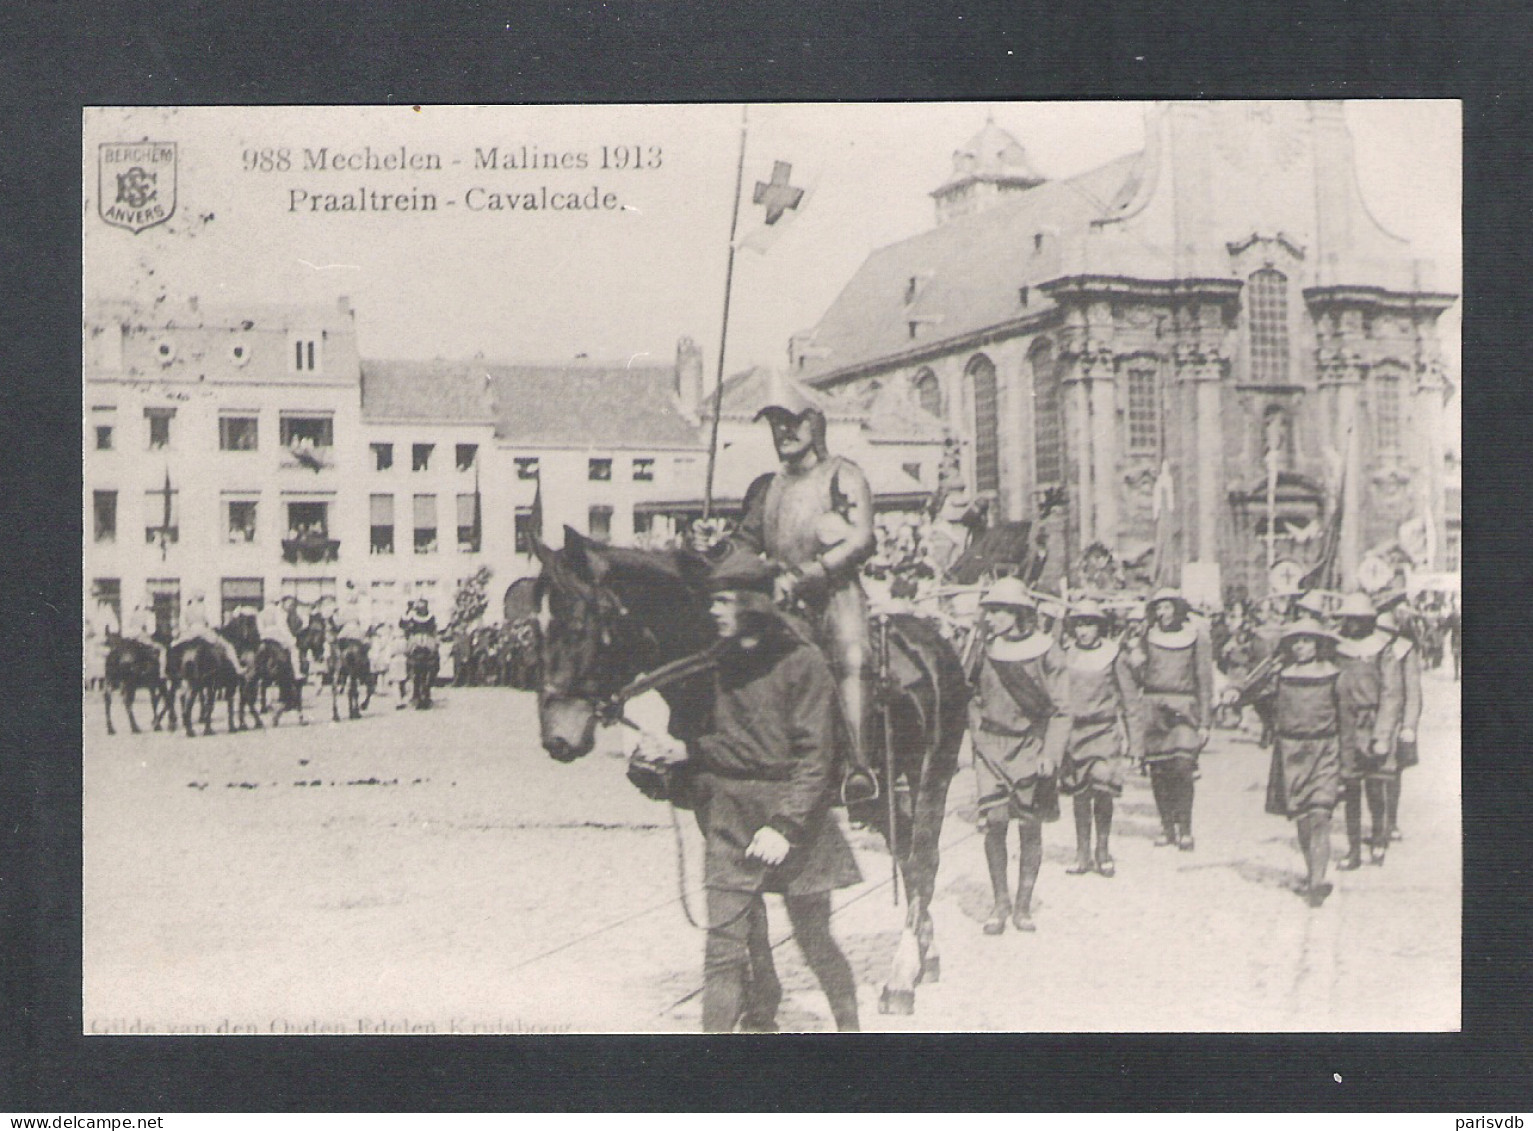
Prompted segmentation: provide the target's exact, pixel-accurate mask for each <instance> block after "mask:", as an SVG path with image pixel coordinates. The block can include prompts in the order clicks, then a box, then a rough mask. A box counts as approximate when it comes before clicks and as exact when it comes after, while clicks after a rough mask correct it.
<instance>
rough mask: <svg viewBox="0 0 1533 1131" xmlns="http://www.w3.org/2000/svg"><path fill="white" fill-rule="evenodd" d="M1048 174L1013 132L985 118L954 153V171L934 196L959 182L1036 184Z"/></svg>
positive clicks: (943, 192) (934, 192)
mask: <svg viewBox="0 0 1533 1131" xmlns="http://www.w3.org/2000/svg"><path fill="white" fill-rule="evenodd" d="M1044 179H1045V178H1044V177H1043V176H1042V175H1041V174H1040V173H1039V172H1038V171H1037V170H1036V169H1034V168H1033V167H1032V165H1031V164H1030V163H1029V162H1028V160H1027V150H1025V149H1023V148H1022V143H1021V142H1019V141H1018V140H1017V139H1016V138H1014V137H1013V136H1012V135H1011V134H1009V133H1007V132H1006V131H1005V130H1003V129H1001V127H1000V126H998V125H996V124H995V120H994V119H993V118H991V119H987V120H986V121H985V124H984V127H983V128H981V130H980V131H979V133H977V134H975V135H974V136H973V137H971V138H970V139H969V140H968V142H967V143H965V144H964V145H963V146H962V147H961V148H960V149H958V150H957V151H956V152H955V153H954V154H953V175H952V176H951V177H950V178H949V179H948V180H947V182H946V183H945V184H943V185H942V186H941V187H940V188H937V189H934V190H932V193H931V195H932V196H943V195H945V194H946V193H950V192H952V191H953V190H954V189H955V188H957V187H958V186H960V185H966V184H971V183H972V182H974V181H1000V182H1003V183H1011V184H1021V185H1028V186H1031V185H1037V184H1040V183H1042V182H1043V180H1044Z"/></svg>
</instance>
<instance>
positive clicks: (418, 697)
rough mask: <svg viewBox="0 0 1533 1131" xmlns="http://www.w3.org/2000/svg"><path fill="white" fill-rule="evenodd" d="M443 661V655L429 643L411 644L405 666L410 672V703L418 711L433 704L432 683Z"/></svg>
mask: <svg viewBox="0 0 1533 1131" xmlns="http://www.w3.org/2000/svg"><path fill="white" fill-rule="evenodd" d="M441 663H442V660H441V655H440V654H439V653H438V652H437V650H436V649H435V648H433V647H431V646H430V645H429V644H414V645H411V647H410V653H409V655H408V657H406V659H405V666H406V669H407V670H408V671H409V673H410V703H411V705H412V706H414V708H415V709H416V710H417V711H424V710H425V709H426V708H428V707H430V706H431V685H432V684H433V683H435V682H436V677H437V672H438V671H439V670H440V669H441Z"/></svg>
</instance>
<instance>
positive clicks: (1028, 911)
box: [1011, 820, 1043, 931]
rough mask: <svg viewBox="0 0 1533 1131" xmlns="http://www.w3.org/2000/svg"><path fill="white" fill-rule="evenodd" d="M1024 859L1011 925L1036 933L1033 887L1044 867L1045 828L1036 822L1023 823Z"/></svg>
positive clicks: (1020, 869) (1018, 877)
mask: <svg viewBox="0 0 1533 1131" xmlns="http://www.w3.org/2000/svg"><path fill="white" fill-rule="evenodd" d="M1021 832H1022V859H1021V862H1020V865H1019V872H1020V874H1019V875H1018V876H1017V902H1016V910H1015V912H1014V913H1013V914H1012V917H1011V925H1012V926H1013V927H1015V928H1016V929H1017V930H1019V931H1036V930H1037V929H1038V928H1037V926H1036V925H1035V924H1034V923H1033V887H1034V886H1035V885H1036V884H1037V882H1038V872H1039V870H1040V869H1041V868H1042V866H1043V828H1042V827H1041V826H1040V825H1039V824H1038V822H1036V821H1031V820H1024V821H1022V823H1021Z"/></svg>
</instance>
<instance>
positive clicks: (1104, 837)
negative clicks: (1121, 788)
mask: <svg viewBox="0 0 1533 1131" xmlns="http://www.w3.org/2000/svg"><path fill="white" fill-rule="evenodd" d="M1091 808H1092V811H1093V813H1094V815H1095V816H1096V822H1097V873H1098V874H1099V875H1101V876H1103V877H1105V878H1106V879H1109V880H1110V879H1112V878H1113V876H1115V875H1117V872H1118V866H1117V865H1116V864H1115V863H1114V862H1113V858H1112V852H1111V850H1110V849H1109V848H1108V844H1109V841H1110V838H1111V837H1112V810H1113V804H1112V797H1111V796H1110V795H1109V794H1105V793H1100V794H1098V795H1097V796H1095V797H1093V798H1092V799H1091Z"/></svg>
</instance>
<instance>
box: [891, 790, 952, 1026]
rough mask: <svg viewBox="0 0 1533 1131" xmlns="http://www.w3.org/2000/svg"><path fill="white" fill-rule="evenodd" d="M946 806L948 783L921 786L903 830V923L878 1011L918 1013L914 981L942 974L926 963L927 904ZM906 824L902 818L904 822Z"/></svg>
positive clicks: (929, 939)
mask: <svg viewBox="0 0 1533 1131" xmlns="http://www.w3.org/2000/svg"><path fill="white" fill-rule="evenodd" d="M946 806H947V783H946V782H942V783H940V784H938V785H935V786H934V785H933V784H932V783H930V782H928V783H927V785H926V788H924V789H919V790H917V796H916V797H915V799H914V805H913V809H914V819H913V820H912V821H910V822H909V824H907V825H905V827H904V828H902V829H901V830H900V831H901V832H903V833H905V837H904V839H903V843H904V845H905V851H904V853H903V854H902V857H901V859H900V875H901V878H903V879H904V881H905V900H906V905H905V924H904V928H903V929H902V930H901V932H900V941H899V944H898V945H897V946H896V947H895V949H894V962H893V964H892V966H891V968H890V971H889V977H888V980H887V981H885V982H884V986H883V990H882V991H881V992H880V994H879V998H878V1011H879V1012H880V1013H896V1014H901V1015H908V1014H911V1013H914V1012H915V1008H916V984H917V983H918V982H920V981H922V980H923V979H925V980H931V981H935V980H936V979H937V977H939V976H940V974H941V967H940V963H939V964H937V965H936V966H935V967H933V966H929V965H928V962H929V961H930V960H931V959H932V958H933V957H934V956H933V955H932V953H931V946H932V942H933V935H934V930H933V927H932V924H931V922H930V918H931V916H930V912H929V911H928V908H929V906H930V904H931V899H932V895H933V892H934V891H935V889H936V880H937V863H938V854H937V837H938V835H939V834H940V833H941V831H942V816H943V812H944V810H945V809H946ZM901 824H904V822H901Z"/></svg>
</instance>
